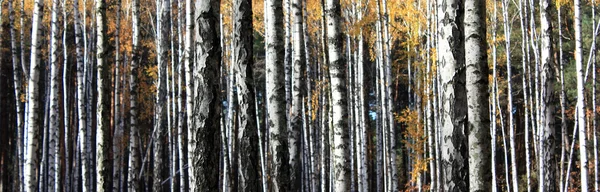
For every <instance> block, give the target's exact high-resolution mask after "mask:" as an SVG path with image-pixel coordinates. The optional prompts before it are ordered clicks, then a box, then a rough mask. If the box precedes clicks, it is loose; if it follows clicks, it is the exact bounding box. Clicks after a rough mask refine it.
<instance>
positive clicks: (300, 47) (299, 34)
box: [288, 0, 306, 191]
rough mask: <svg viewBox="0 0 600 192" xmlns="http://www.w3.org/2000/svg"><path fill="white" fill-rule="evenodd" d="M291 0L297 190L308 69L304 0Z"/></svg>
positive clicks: (291, 139) (292, 149)
mask: <svg viewBox="0 0 600 192" xmlns="http://www.w3.org/2000/svg"><path fill="white" fill-rule="evenodd" d="M289 1H291V13H289V14H291V17H293V25H292V23H291V22H290V23H289V24H290V25H292V27H291V28H292V30H293V31H292V32H291V33H292V38H293V42H292V44H293V50H294V51H293V56H292V62H291V63H292V77H293V78H292V83H291V84H292V86H291V107H290V119H289V120H290V126H289V128H288V134H289V135H288V145H289V153H290V159H289V162H290V171H291V173H290V189H289V190H291V191H297V190H300V188H301V186H300V185H301V181H300V180H301V172H302V171H301V170H302V169H301V167H300V162H301V160H300V149H301V148H300V146H301V144H300V143H301V140H300V131H301V129H302V128H303V126H302V125H303V121H302V114H303V112H302V100H303V98H304V94H305V93H304V91H305V89H304V86H305V85H304V84H305V79H304V72H305V71H306V63H305V61H306V60H305V59H306V58H305V56H304V55H305V54H306V53H305V50H304V34H303V28H302V24H303V16H302V1H301V0H289Z"/></svg>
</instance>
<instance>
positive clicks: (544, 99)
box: [538, 0, 556, 191]
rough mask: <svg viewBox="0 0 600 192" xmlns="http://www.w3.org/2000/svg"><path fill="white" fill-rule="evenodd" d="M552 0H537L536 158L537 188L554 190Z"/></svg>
mask: <svg viewBox="0 0 600 192" xmlns="http://www.w3.org/2000/svg"><path fill="white" fill-rule="evenodd" d="M551 9H552V2H551V1H549V0H541V1H540V23H541V26H540V27H541V33H540V35H541V37H540V38H541V60H540V61H541V63H540V64H541V75H540V78H541V79H540V83H541V86H540V87H543V88H542V90H541V93H540V94H541V96H540V99H541V100H539V102H540V109H541V111H540V122H541V124H539V125H538V128H539V133H540V134H539V136H540V138H539V143H540V147H539V148H538V151H539V155H538V158H539V160H538V162H539V164H540V167H539V173H538V174H539V175H540V176H539V177H538V178H539V182H538V183H539V191H555V190H556V182H554V181H555V179H556V175H555V174H556V169H555V165H556V164H555V162H556V161H555V159H554V151H555V145H554V143H555V142H554V138H556V136H555V133H554V105H553V101H554V81H555V76H554V59H553V58H552V54H554V52H553V47H552V22H551V17H550V16H551V14H550V11H551Z"/></svg>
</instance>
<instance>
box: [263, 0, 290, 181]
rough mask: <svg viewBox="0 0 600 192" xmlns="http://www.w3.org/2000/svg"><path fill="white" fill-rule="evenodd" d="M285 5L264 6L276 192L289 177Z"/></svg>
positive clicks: (274, 1) (273, 1)
mask: <svg viewBox="0 0 600 192" xmlns="http://www.w3.org/2000/svg"><path fill="white" fill-rule="evenodd" d="M282 4H283V2H282V0H267V1H266V4H265V10H266V12H265V20H266V23H265V28H266V32H265V37H266V38H265V44H266V64H265V65H266V84H267V85H266V97H267V111H268V112H267V114H268V115H267V125H268V130H269V150H270V154H271V156H270V157H269V161H270V162H271V168H270V169H269V174H270V175H271V178H272V179H271V180H272V185H271V186H272V189H273V190H274V191H280V190H286V189H287V186H288V181H289V180H288V177H289V174H290V173H289V170H288V169H289V168H288V163H289V162H288V160H287V159H288V157H287V156H288V154H287V149H288V145H287V144H288V142H287V129H286V114H285V112H286V110H285V108H286V107H285V106H286V103H285V81H284V79H285V77H284V63H283V62H284V47H283V43H284V42H283V7H282Z"/></svg>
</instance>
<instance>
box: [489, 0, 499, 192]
mask: <svg viewBox="0 0 600 192" xmlns="http://www.w3.org/2000/svg"><path fill="white" fill-rule="evenodd" d="M493 7H494V12H493V14H494V15H493V16H492V24H493V27H492V67H493V73H492V81H494V83H493V85H492V97H491V98H490V100H491V101H492V111H491V114H492V118H491V126H492V129H491V130H490V132H491V136H492V138H491V149H492V151H491V153H492V157H491V163H492V171H491V172H492V173H491V174H492V192H496V191H497V190H498V179H497V177H498V176H497V175H496V133H497V130H498V129H497V121H496V116H497V115H496V114H497V112H496V106H497V104H496V98H497V97H498V93H497V92H496V89H495V86H496V83H495V82H496V79H497V77H498V76H497V74H498V73H497V70H496V69H497V57H496V44H497V43H496V31H497V28H498V6H497V4H496V1H494V5H493Z"/></svg>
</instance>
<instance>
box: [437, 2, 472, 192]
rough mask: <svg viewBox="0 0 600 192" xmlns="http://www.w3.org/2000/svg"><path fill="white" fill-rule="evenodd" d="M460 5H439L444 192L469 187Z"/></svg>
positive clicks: (458, 3) (461, 7)
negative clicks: (467, 181)
mask: <svg viewBox="0 0 600 192" xmlns="http://www.w3.org/2000/svg"><path fill="white" fill-rule="evenodd" d="M462 11H463V5H462V3H461V2H460V1H454V0H443V1H442V2H439V3H438V25H439V26H438V28H439V30H440V31H439V33H438V34H439V35H438V43H439V46H438V49H439V53H440V54H439V55H438V63H439V67H440V75H441V82H440V83H441V89H442V90H441V91H442V93H443V95H442V99H441V101H442V103H441V106H442V107H441V110H442V112H441V124H440V126H441V127H440V128H441V130H442V131H441V137H442V141H441V142H442V143H441V145H442V146H441V147H442V154H441V159H442V166H441V169H442V170H441V171H442V175H443V181H442V182H443V184H442V183H440V185H443V189H444V190H445V191H464V190H467V189H468V184H467V183H466V182H464V181H465V180H467V179H468V164H467V163H468V159H467V138H466V135H464V134H465V133H466V130H465V129H466V128H467V127H466V125H465V123H466V122H465V121H466V115H467V108H466V106H465V104H466V103H467V102H466V101H467V97H466V94H465V87H464V86H465V85H464V82H465V66H464V44H463V43H464V42H463V37H462V36H461V35H460V31H462V29H461V28H462V27H463V24H462V18H463V13H462Z"/></svg>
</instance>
